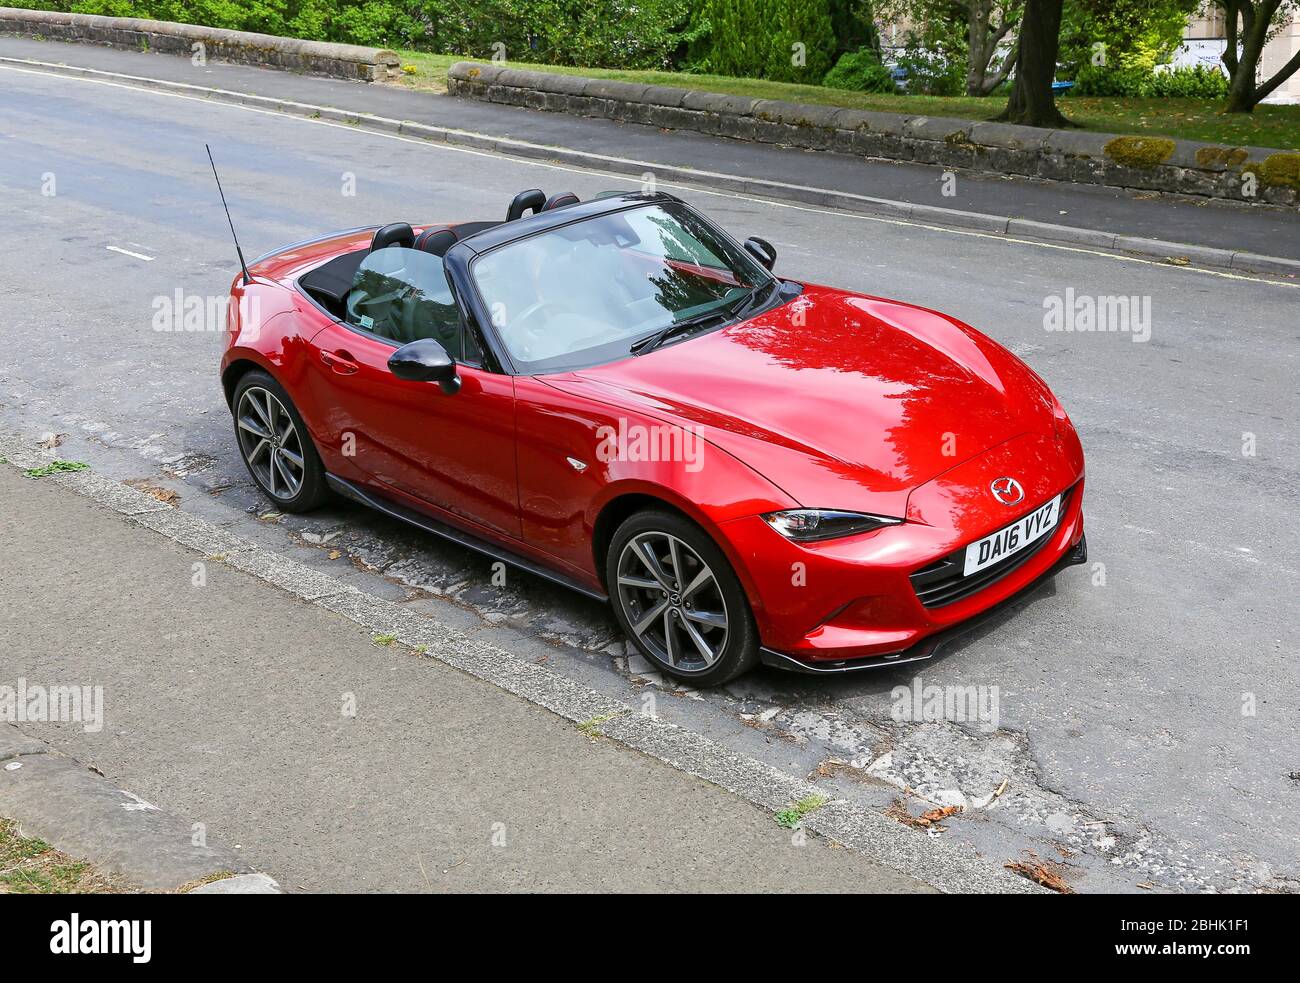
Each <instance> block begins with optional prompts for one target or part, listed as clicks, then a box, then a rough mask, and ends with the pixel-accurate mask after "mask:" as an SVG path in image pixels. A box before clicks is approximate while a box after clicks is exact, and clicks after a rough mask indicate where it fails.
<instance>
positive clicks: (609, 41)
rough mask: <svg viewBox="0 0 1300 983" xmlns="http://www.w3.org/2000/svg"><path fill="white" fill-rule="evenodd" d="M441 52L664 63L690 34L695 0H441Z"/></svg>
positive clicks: (605, 63) (563, 61) (620, 64)
mask: <svg viewBox="0 0 1300 983" xmlns="http://www.w3.org/2000/svg"><path fill="white" fill-rule="evenodd" d="M439 7H440V10H441V14H440V16H439V18H438V22H437V29H436V38H437V41H438V44H439V46H440V50H443V51H447V52H451V53H453V54H461V55H470V56H473V57H479V58H484V57H490V56H492V55H493V54H494V53H496V52H497V51H500V50H502V49H501V48H500V47H498V46H504V51H505V57H506V58H507V59H508V60H510V61H526V62H542V63H546V64H555V65H593V66H600V67H605V68H663V67H667V66H668V65H669V64H670V63H671V62H672V60H673V55H674V53H675V51H676V50H677V48H678V46H679V44H680V43H681V41H682V40H683V33H684V30H685V26H686V18H687V13H688V0H439Z"/></svg>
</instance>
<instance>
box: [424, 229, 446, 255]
mask: <svg viewBox="0 0 1300 983" xmlns="http://www.w3.org/2000/svg"><path fill="white" fill-rule="evenodd" d="M454 245H456V233H455V232H452V231H451V229H425V230H424V231H423V232H421V233H420V234H419V235H418V236H416V237H415V248H416V249H420V250H423V251H424V252H426V253H433V255H435V256H446V255H447V250H448V249H450V248H451V247H452V246H454Z"/></svg>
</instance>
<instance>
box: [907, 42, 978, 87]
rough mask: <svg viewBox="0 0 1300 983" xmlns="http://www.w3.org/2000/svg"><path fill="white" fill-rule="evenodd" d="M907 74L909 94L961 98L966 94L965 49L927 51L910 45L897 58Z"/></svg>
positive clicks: (918, 45) (962, 47) (935, 48)
mask: <svg viewBox="0 0 1300 983" xmlns="http://www.w3.org/2000/svg"><path fill="white" fill-rule="evenodd" d="M898 65H899V67H900V68H902V69H903V70H904V71H906V72H907V91H908V93H910V94H915V95H921V96H960V95H964V94H965V92H966V50H965V46H964V45H962V46H960V47H956V46H954V47H947V48H944V47H933V48H926V47H923V46H922V45H920V44H919V43H911V44H909V45H908V46H907V47H906V48H905V49H904V50H903V54H902V55H901V56H900V57H899V59H898Z"/></svg>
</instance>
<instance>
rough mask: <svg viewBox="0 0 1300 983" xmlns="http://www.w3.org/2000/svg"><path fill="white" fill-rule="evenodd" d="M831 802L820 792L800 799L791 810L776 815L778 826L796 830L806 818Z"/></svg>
mask: <svg viewBox="0 0 1300 983" xmlns="http://www.w3.org/2000/svg"><path fill="white" fill-rule="evenodd" d="M829 801H830V799H828V798H826V796H824V795H822V794H821V793H820V792H814V793H813V794H812V795H808V796H805V797H804V798H802V799H800V800H799V801H798V802H796V803H795V804H794V805H793V806H791V807H790V808H789V809H782V810H781V811H780V812H778V813H777V814H776V821H777V824H778V825H781V826H784V827H785V828H786V829H794V828H795V827H796V826H798V825H799V823H800V822H801V821H802V820H803V817H804V816H806V815H808V814H809V813H810V812H816V811H817V810H818V809H820V808H821V807H822V806H824V805H825V804H826V803H827V802H829Z"/></svg>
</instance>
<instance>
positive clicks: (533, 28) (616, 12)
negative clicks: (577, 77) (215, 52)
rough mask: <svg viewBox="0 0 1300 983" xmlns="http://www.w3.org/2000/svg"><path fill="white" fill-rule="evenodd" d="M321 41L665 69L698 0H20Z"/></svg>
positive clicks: (65, 8) (48, 6)
mask: <svg viewBox="0 0 1300 983" xmlns="http://www.w3.org/2000/svg"><path fill="white" fill-rule="evenodd" d="M14 2H17V3H20V4H22V5H24V6H26V7H33V8H37V9H43V10H63V11H69V10H70V11H74V12H76V13H86V14H106V15H108V16H111V17H147V18H152V19H154V20H164V21H173V22H179V23H186V24H201V25H204V26H206V27H222V28H227V29H230V30H236V31H260V32H262V33H264V34H277V35H281V36H286V37H299V38H307V39H309V40H314V41H339V42H344V43H349V44H364V45H380V46H384V47H395V48H415V49H421V50H425V51H447V52H450V53H452V54H460V55H467V56H471V57H479V58H482V57H488V56H491V55H492V54H494V53H495V52H496V51H497V50H500V49H499V48H497V47H494V46H496V45H498V44H500V45H504V48H505V55H506V57H507V58H509V59H511V60H514V61H537V62H544V63H552V64H562V65H591V66H595V67H603V68H663V67H666V66H667V64H668V63H669V61H670V59H671V58H672V56H673V54H674V52H675V51H676V49H677V47H678V45H679V43H680V41H681V28H682V26H683V23H684V21H685V19H686V13H687V10H688V4H689V3H690V2H692V0H14Z"/></svg>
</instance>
